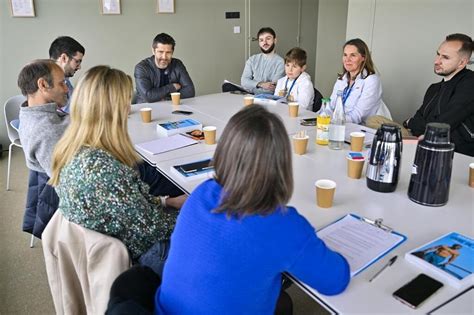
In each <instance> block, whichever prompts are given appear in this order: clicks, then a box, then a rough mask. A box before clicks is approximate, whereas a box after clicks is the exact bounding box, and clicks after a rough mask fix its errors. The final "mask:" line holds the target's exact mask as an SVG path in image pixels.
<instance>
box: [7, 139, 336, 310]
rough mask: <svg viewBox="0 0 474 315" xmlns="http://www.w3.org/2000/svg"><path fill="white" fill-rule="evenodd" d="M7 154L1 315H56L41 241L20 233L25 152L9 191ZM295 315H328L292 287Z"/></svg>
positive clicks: (16, 159) (16, 157) (18, 156)
mask: <svg viewBox="0 0 474 315" xmlns="http://www.w3.org/2000/svg"><path fill="white" fill-rule="evenodd" d="M7 164H8V152H7V151H4V152H3V157H2V158H1V159H0V315H2V314H5V315H6V314H54V307H53V303H52V299H51V294H50V291H49V287H48V280H47V277H46V270H45V266H44V260H43V252H42V249H41V241H36V243H35V247H34V248H30V247H29V241H30V235H29V234H26V233H24V232H22V231H21V224H22V219H23V210H24V205H25V196H26V187H27V182H28V169H27V168H26V166H25V159H24V156H23V152H22V151H21V149H19V148H16V147H15V148H14V149H13V158H12V166H11V170H12V171H11V180H10V191H5V189H6V174H7ZM288 292H289V294H290V295H291V296H292V299H293V303H294V314H295V315H303V314H304V315H312V314H327V312H326V311H325V310H324V309H322V308H321V307H320V306H319V305H318V304H316V303H315V302H314V301H313V300H311V299H310V298H309V297H308V296H307V295H306V294H304V293H303V292H302V291H301V290H299V289H298V288H297V287H296V286H295V285H293V286H292V287H291V288H290V289H289V290H288Z"/></svg>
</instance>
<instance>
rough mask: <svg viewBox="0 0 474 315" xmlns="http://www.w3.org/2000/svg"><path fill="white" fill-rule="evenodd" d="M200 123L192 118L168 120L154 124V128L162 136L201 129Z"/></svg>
mask: <svg viewBox="0 0 474 315" xmlns="http://www.w3.org/2000/svg"><path fill="white" fill-rule="evenodd" d="M201 129H202V124H201V123H200V122H199V121H197V120H194V119H191V118H188V119H182V120H178V121H168V122H164V123H159V124H157V125H156V130H157V131H158V133H159V134H161V135H163V136H172V135H175V134H178V133H185V132H187V131H193V130H201Z"/></svg>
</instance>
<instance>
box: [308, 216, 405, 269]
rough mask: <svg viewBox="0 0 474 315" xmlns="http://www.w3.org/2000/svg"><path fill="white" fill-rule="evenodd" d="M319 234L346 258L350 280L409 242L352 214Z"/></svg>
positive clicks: (401, 236) (327, 243)
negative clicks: (403, 243) (349, 270)
mask: <svg viewBox="0 0 474 315" xmlns="http://www.w3.org/2000/svg"><path fill="white" fill-rule="evenodd" d="M317 234H318V236H319V238H320V239H322V240H323V241H324V242H325V243H326V245H327V246H328V247H329V248H331V249H332V250H334V251H337V252H339V253H340V254H341V255H342V256H344V258H346V259H347V261H348V262H349V266H350V268H351V277H353V276H355V275H356V274H358V273H359V272H361V271H362V270H364V269H365V268H367V267H368V266H369V265H371V264H372V263H374V262H375V261H377V260H378V259H379V258H381V257H383V256H384V255H385V254H387V253H388V252H389V251H391V250H392V249H393V248H394V247H396V246H397V245H399V244H400V243H402V242H403V241H404V240H405V239H406V237H404V236H403V235H400V234H398V233H394V232H390V231H386V230H384V229H382V228H380V227H377V226H375V225H372V224H370V223H367V222H365V221H363V220H362V219H360V218H358V217H356V216H354V215H351V214H349V215H346V216H345V217H343V218H342V219H340V220H338V221H336V222H334V223H332V224H330V225H329V226H326V227H325V228H323V229H321V230H319V231H318V232H317Z"/></svg>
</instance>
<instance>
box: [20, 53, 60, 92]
mask: <svg viewBox="0 0 474 315" xmlns="http://www.w3.org/2000/svg"><path fill="white" fill-rule="evenodd" d="M55 68H57V69H59V70H61V71H62V69H61V68H60V67H59V66H58V65H57V64H56V63H55V62H54V61H53V60H51V59H38V60H33V61H32V62H30V63H29V64H27V65H26V66H24V67H23V69H21V71H20V74H19V75H18V87H19V88H20V90H21V94H23V95H24V96H27V95H31V94H34V93H36V91H38V80H39V79H40V78H43V79H45V80H46V82H47V83H48V85H49V86H50V87H53V86H54V81H53V69H55Z"/></svg>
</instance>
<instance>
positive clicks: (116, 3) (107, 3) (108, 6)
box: [100, 0, 121, 14]
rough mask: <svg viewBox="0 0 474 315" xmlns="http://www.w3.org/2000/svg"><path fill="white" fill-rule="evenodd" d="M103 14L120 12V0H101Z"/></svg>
mask: <svg viewBox="0 0 474 315" xmlns="http://www.w3.org/2000/svg"><path fill="white" fill-rule="evenodd" d="M100 9H101V11H100V12H101V13H102V14H120V13H121V12H120V0H100Z"/></svg>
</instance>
